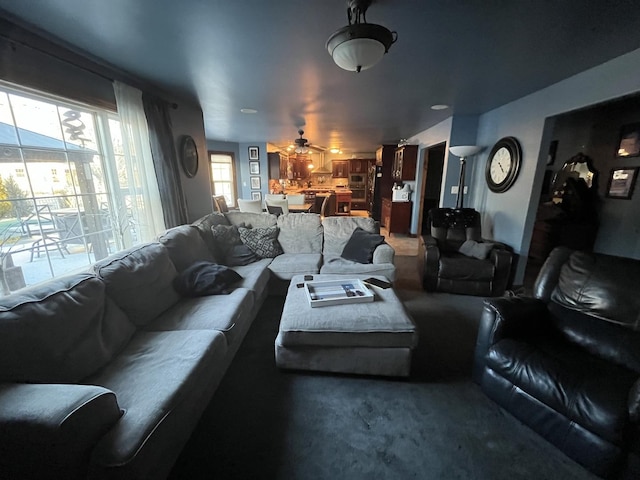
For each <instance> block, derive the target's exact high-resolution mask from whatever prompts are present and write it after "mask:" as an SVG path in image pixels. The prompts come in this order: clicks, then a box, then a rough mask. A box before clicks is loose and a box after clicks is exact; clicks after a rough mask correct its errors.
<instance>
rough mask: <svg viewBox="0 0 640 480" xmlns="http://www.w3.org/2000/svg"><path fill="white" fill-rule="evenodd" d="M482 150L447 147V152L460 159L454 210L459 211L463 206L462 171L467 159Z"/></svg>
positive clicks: (467, 146) (462, 146) (468, 146)
mask: <svg viewBox="0 0 640 480" xmlns="http://www.w3.org/2000/svg"><path fill="white" fill-rule="evenodd" d="M480 150H482V147H478V146H476V145H459V146H455V147H449V151H450V152H451V153H452V154H453V155H455V156H456V157H460V179H459V180H458V196H457V197H456V210H460V209H461V208H462V207H463V204H464V171H465V167H466V163H467V161H466V159H467V157H472V156H473V155H475V154H476V153H478V152H479V151H480Z"/></svg>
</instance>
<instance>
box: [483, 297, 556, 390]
mask: <svg viewBox="0 0 640 480" xmlns="http://www.w3.org/2000/svg"><path fill="white" fill-rule="evenodd" d="M547 318H548V310H547V306H546V304H545V303H544V302H542V301H540V300H537V299H534V298H528V297H501V298H492V299H487V300H485V301H484V308H483V310H482V316H481V317H480V327H479V329H478V338H477V340H476V348H475V353H474V362H473V380H474V381H475V382H476V383H480V382H481V378H482V372H483V370H484V366H485V355H486V353H487V351H488V350H489V348H490V347H491V346H492V345H493V344H495V343H497V342H498V341H500V340H502V339H503V338H508V337H517V336H520V335H523V334H535V332H537V331H541V330H543V329H544V328H545V325H546V324H547V322H546V320H547Z"/></svg>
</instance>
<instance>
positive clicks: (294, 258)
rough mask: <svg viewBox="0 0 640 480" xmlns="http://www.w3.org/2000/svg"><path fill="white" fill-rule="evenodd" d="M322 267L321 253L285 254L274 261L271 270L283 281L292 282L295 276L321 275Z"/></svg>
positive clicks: (270, 265) (270, 266)
mask: <svg viewBox="0 0 640 480" xmlns="http://www.w3.org/2000/svg"><path fill="white" fill-rule="evenodd" d="M296 215H297V214H296ZM320 265H322V255H320V254H319V253H285V254H283V255H278V256H277V257H276V258H274V259H273V261H272V262H271V264H269V270H271V271H272V272H273V274H274V275H275V276H276V277H278V278H280V279H281V280H291V277H293V276H294V275H306V274H314V273H319V272H320Z"/></svg>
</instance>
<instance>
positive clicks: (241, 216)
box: [225, 211, 278, 228]
mask: <svg viewBox="0 0 640 480" xmlns="http://www.w3.org/2000/svg"><path fill="white" fill-rule="evenodd" d="M225 215H226V217H227V220H228V221H229V223H230V224H231V225H238V226H239V225H240V224H242V223H244V224H245V225H246V226H247V227H251V228H267V227H274V226H275V225H276V224H277V222H278V217H277V216H276V215H272V214H271V213H252V212H239V211H231V212H227V213H225Z"/></svg>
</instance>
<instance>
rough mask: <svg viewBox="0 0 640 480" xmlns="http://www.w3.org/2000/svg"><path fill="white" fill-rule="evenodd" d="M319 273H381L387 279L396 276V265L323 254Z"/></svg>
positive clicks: (369, 274)
mask: <svg viewBox="0 0 640 480" xmlns="http://www.w3.org/2000/svg"><path fill="white" fill-rule="evenodd" d="M320 273H322V274H325V273H332V274H334V273H338V274H341V275H356V276H358V277H360V276H361V275H367V276H371V275H381V276H383V277H386V278H387V279H388V280H389V281H392V282H393V281H394V280H395V278H396V267H395V266H394V265H393V263H358V262H354V261H352V260H347V259H346V258H342V257H340V256H337V255H325V257H324V259H323V262H322V267H321V268H320Z"/></svg>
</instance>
